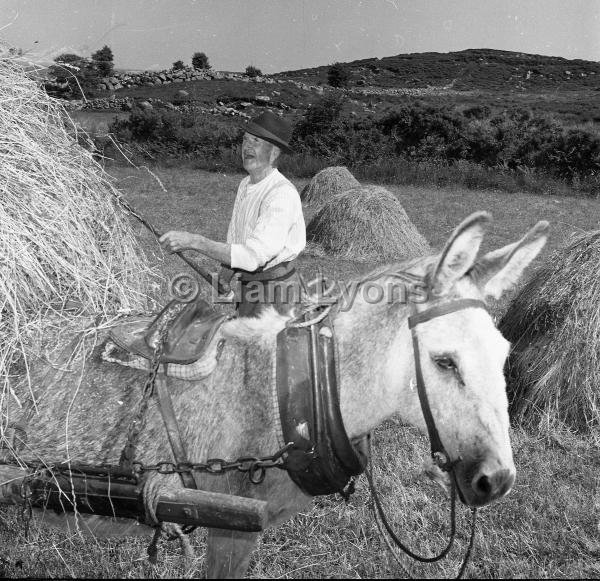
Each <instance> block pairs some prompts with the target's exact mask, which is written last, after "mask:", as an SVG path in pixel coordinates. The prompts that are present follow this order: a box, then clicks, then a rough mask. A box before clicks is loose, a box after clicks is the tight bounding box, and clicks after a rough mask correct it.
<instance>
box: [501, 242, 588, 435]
mask: <svg viewBox="0 0 600 581" xmlns="http://www.w3.org/2000/svg"><path fill="white" fill-rule="evenodd" d="M499 328H500V330H501V332H502V333H503V334H504V336H505V337H506V338H507V339H508V340H509V341H511V342H512V343H513V347H512V351H511V354H510V356H509V360H508V367H507V371H508V394H509V401H510V412H511V417H512V418H513V419H514V420H516V421H517V422H519V423H520V424H522V425H524V426H526V427H529V428H533V429H538V430H542V431H545V430H548V429H550V428H557V427H558V428H560V427H565V426H566V427H568V428H570V429H574V430H578V431H589V430H590V429H593V428H598V427H599V426H600V231H593V232H587V233H585V234H583V235H580V236H577V237H576V238H574V239H573V240H572V241H571V242H570V243H569V244H568V245H566V246H565V247H563V248H561V249H559V250H557V251H556V252H554V253H553V254H552V255H551V256H550V257H549V258H548V259H547V260H546V262H545V263H544V265H543V266H542V267H541V268H540V269H539V270H538V271H537V272H536V273H535V274H534V275H533V277H532V278H531V279H530V280H529V281H528V283H527V284H526V285H525V286H524V287H523V289H522V290H521V291H520V292H519V293H518V295H517V296H516V298H515V299H514V301H513V302H512V303H511V305H510V307H509V309H508V311H507V313H506V314H505V316H504V317H503V318H502V320H501V322H500V325H499Z"/></svg>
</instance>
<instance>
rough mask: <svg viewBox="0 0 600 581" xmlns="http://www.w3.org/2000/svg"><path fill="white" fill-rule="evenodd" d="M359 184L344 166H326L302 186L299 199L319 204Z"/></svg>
mask: <svg viewBox="0 0 600 581" xmlns="http://www.w3.org/2000/svg"><path fill="white" fill-rule="evenodd" d="M357 186H360V183H359V182H358V180H357V179H356V178H355V177H354V176H353V175H352V174H351V173H350V171H349V170H348V168H346V167H344V166H335V167H326V168H325V169H322V170H321V171H320V172H318V173H317V174H315V176H314V177H313V179H312V180H310V182H308V184H306V186H304V188H303V190H302V192H301V193H300V199H301V200H302V201H303V202H304V203H305V204H309V205H314V206H320V205H322V204H324V203H325V202H328V201H329V200H330V199H331V198H332V197H333V196H336V195H338V194H342V193H344V192H345V191H346V190H349V189H350V188H355V187H357Z"/></svg>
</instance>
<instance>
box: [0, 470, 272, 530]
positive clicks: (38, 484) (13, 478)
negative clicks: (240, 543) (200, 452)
mask: <svg viewBox="0 0 600 581" xmlns="http://www.w3.org/2000/svg"><path fill="white" fill-rule="evenodd" d="M26 476H27V473H26V472H25V471H24V470H21V469H20V468H18V467H16V466H14V467H13V466H7V465H3V466H0V504H23V502H24V501H23V497H22V484H23V480H24V478H25V477H26ZM215 478H220V476H215ZM221 478H222V477H221ZM72 481H73V486H71V478H70V477H69V476H67V475H63V474H57V475H55V478H53V479H48V478H40V479H32V480H29V481H28V482H27V487H28V489H29V490H30V491H31V496H30V498H29V501H30V502H31V505H32V506H33V507H35V508H48V509H53V510H56V511H57V512H74V508H76V509H77V511H78V512H80V513H87V514H95V515H98V516H108V517H121V518H131V519H136V520H142V521H143V519H144V503H143V496H142V486H141V485H137V484H135V483H134V482H133V481H127V480H125V479H122V478H119V479H111V480H110V482H109V481H108V480H99V479H97V478H73V479H72ZM73 500H74V502H73ZM156 516H157V518H158V520H160V521H164V522H173V523H177V524H180V525H192V526H199V527H209V528H219V529H229V530H237V531H246V532H259V531H262V530H263V529H264V528H265V526H266V523H267V503H266V502H265V501H263V500H256V499H254V498H246V497H242V496H233V495H229V494H221V493H219V492H207V491H204V490H193V489H189V488H176V489H172V490H165V491H164V492H163V494H162V495H161V496H160V498H159V500H158V504H157V507H156Z"/></svg>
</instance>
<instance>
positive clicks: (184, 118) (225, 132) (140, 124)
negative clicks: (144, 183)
mask: <svg viewBox="0 0 600 581" xmlns="http://www.w3.org/2000/svg"><path fill="white" fill-rule="evenodd" d="M109 130H110V131H111V132H113V133H114V134H115V135H116V137H117V139H118V140H120V141H126V142H130V143H134V144H135V143H137V144H143V147H144V150H145V151H146V152H150V153H152V154H153V155H154V154H159V155H161V156H163V157H177V156H184V157H199V158H202V159H205V160H214V159H216V158H219V157H221V156H223V155H231V152H235V154H234V157H237V147H238V145H239V143H240V142H241V136H242V132H243V130H242V128H241V127H238V126H237V125H235V126H230V125H226V124H223V123H219V122H218V121H215V120H212V119H210V118H208V119H207V118H206V116H205V115H202V114H194V113H193V112H184V113H182V112H180V111H172V110H168V109H150V110H146V109H141V108H140V107H137V106H136V107H134V108H133V110H132V112H131V115H130V116H129V119H121V120H115V121H114V122H113V123H112V124H111V125H110V127H109Z"/></svg>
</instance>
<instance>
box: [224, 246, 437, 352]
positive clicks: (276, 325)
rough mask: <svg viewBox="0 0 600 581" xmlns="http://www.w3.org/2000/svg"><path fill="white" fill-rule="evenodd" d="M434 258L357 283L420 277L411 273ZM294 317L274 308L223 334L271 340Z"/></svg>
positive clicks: (379, 270)
mask: <svg viewBox="0 0 600 581" xmlns="http://www.w3.org/2000/svg"><path fill="white" fill-rule="evenodd" d="M434 258H435V257H433V256H421V257H417V258H412V259H410V260H405V261H401V262H394V263H386V264H383V265H380V266H377V267H375V268H374V269H373V270H370V271H369V272H367V273H366V274H364V275H363V276H361V277H360V278H359V279H358V280H357V281H356V282H358V284H359V285H360V284H363V283H365V282H368V281H372V280H375V279H378V278H381V277H386V276H395V277H397V276H399V275H402V274H405V273H411V274H413V276H419V275H417V274H416V273H412V272H411V271H412V270H417V268H416V267H417V266H419V267H420V268H423V267H425V269H427V267H428V266H429V263H430V262H432V261H433V259H434ZM309 302H310V301H309ZM296 314H297V313H296ZM293 317H294V313H291V314H290V315H282V314H280V313H278V312H277V311H276V310H275V309H274V308H267V309H265V310H264V311H263V313H261V315H260V316H258V317H240V318H239V319H234V320H232V321H229V322H228V323H225V324H224V325H223V327H222V333H223V336H224V337H226V338H232V339H239V340H242V341H254V340H271V339H273V338H274V337H275V336H276V335H277V333H279V332H280V331H281V330H282V329H283V328H284V327H285V324H286V322H287V321H289V320H290V319H292V318H293Z"/></svg>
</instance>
